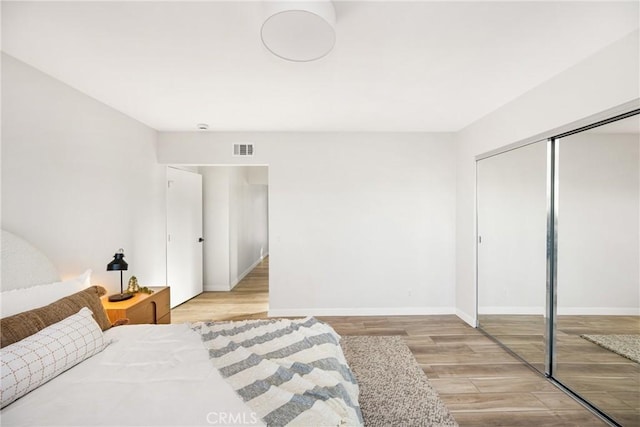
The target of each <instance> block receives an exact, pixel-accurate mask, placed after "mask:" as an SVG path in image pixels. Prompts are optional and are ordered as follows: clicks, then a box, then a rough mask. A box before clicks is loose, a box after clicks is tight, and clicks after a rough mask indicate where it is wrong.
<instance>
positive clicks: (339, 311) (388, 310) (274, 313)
mask: <svg viewBox="0 0 640 427" xmlns="http://www.w3.org/2000/svg"><path fill="white" fill-rule="evenodd" d="M455 313H456V310H455V308H454V307H377V308H347V307H344V308H277V309H269V317H306V316H425V315H431V314H455Z"/></svg>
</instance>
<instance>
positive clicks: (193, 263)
mask: <svg viewBox="0 0 640 427" xmlns="http://www.w3.org/2000/svg"><path fill="white" fill-rule="evenodd" d="M167 285H169V286H170V287H171V307H172V308H173V307H175V306H177V305H179V304H182V303H183V302H185V301H187V300H188V299H190V298H193V297H194V296H196V295H198V294H200V293H202V176H201V175H198V174H197V173H193V172H187V171H183V170H180V169H175V168H171V167H168V168H167Z"/></svg>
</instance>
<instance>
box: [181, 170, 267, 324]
mask: <svg viewBox="0 0 640 427" xmlns="http://www.w3.org/2000/svg"><path fill="white" fill-rule="evenodd" d="M190 169H191V170H193V167H190ZM197 173H198V174H200V175H201V176H202V213H203V215H202V218H203V236H204V242H203V248H202V250H203V272H202V273H203V274H202V278H203V280H202V281H203V290H204V293H203V294H201V295H199V296H198V297H196V298H194V299H192V300H190V301H188V302H187V303H185V304H182V305H181V306H180V307H178V308H177V309H175V310H174V311H173V312H172V316H173V317H174V318H175V319H181V318H182V317H184V316H183V315H185V316H187V317H188V318H187V317H185V318H184V319H183V320H185V321H189V320H222V319H231V318H235V317H266V316H267V312H268V290H269V258H268V257H269V181H268V179H269V178H268V176H269V173H268V167H267V166H204V165H203V166H198V167H197ZM183 312H184V313H183Z"/></svg>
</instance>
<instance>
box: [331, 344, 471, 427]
mask: <svg viewBox="0 0 640 427" xmlns="http://www.w3.org/2000/svg"><path fill="white" fill-rule="evenodd" d="M340 345H341V346H342V350H343V352H344V355H345V357H346V359H347V361H348V362H349V366H350V367H351V369H352V371H353V373H354V374H355V376H356V378H357V379H358V384H359V385H360V397H359V402H360V409H361V410H362V416H363V418H364V425H365V426H372V427H376V426H381V427H382V426H384V427H388V426H403V427H409V426H457V425H458V424H457V423H456V421H455V420H454V419H453V416H452V415H451V413H450V412H449V410H448V409H447V408H446V406H445V405H444V403H443V402H442V400H440V397H439V396H438V393H437V392H436V391H435V389H434V388H433V387H432V386H431V384H429V380H428V379H427V376H426V375H425V373H424V371H422V369H421V368H420V366H418V363H417V362H416V360H415V358H414V357H413V354H411V350H409V347H407V345H406V344H405V343H404V341H403V340H402V338H401V337H393V336H343V337H342V340H341V341H340Z"/></svg>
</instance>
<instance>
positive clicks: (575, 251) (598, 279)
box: [557, 126, 640, 315]
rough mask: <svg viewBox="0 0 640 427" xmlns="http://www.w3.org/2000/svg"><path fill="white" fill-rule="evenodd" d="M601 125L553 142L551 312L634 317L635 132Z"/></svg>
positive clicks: (639, 289)
mask: <svg viewBox="0 0 640 427" xmlns="http://www.w3.org/2000/svg"><path fill="white" fill-rule="evenodd" d="M605 128H606V126H604V127H603V128H599V129H595V131H596V132H597V133H579V134H576V135H572V136H569V137H566V138H563V139H561V140H560V142H559V144H560V154H559V156H560V166H559V171H558V179H559V187H558V194H559V201H558V210H559V215H558V294H557V295H558V302H557V307H558V314H619V315H623V314H626V315H631V314H636V315H637V314H640V311H639V309H640V277H639V276H638V269H639V268H640V267H639V264H638V253H639V250H640V248H639V246H638V245H639V243H640V229H639V228H638V218H640V200H639V199H638V191H639V182H638V172H639V169H640V165H639V163H638V134H606V133H602V132H603V131H605ZM639 132H640V130H639Z"/></svg>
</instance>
